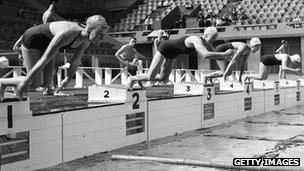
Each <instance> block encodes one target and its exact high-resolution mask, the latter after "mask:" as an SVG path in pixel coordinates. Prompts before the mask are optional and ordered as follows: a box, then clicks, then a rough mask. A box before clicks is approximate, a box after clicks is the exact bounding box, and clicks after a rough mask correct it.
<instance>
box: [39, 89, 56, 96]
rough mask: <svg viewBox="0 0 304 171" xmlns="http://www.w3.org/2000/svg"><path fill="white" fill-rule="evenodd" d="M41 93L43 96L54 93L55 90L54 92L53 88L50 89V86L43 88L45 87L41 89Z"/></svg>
mask: <svg viewBox="0 0 304 171" xmlns="http://www.w3.org/2000/svg"><path fill="white" fill-rule="evenodd" d="M42 94H43V95H45V96H47V95H54V94H55V92H54V90H53V89H51V88H45V89H44V90H43V93H42Z"/></svg>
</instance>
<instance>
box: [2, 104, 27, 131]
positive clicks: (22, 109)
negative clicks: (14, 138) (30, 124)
mask: <svg viewBox="0 0 304 171" xmlns="http://www.w3.org/2000/svg"><path fill="white" fill-rule="evenodd" d="M30 117H32V111H31V110H30V100H29V98H24V99H23V100H21V101H20V100H19V99H3V101H2V102H0V135H4V134H9V133H14V132H15V130H16V127H18V126H19V127H20V125H16V122H17V120H21V119H26V118H30Z"/></svg>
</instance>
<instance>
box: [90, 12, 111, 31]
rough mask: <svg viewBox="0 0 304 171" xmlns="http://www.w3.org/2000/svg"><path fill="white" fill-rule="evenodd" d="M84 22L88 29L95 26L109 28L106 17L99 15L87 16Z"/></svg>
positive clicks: (95, 27) (92, 28)
mask: <svg viewBox="0 0 304 171" xmlns="http://www.w3.org/2000/svg"><path fill="white" fill-rule="evenodd" d="M86 24H87V27H88V30H89V31H91V30H94V29H97V28H110V26H109V25H108V24H107V21H106V19H105V18H104V17H103V16H101V15H93V16H91V17H89V18H88V19H87V22H86Z"/></svg>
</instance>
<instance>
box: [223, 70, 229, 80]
mask: <svg viewBox="0 0 304 171" xmlns="http://www.w3.org/2000/svg"><path fill="white" fill-rule="evenodd" d="M227 77H228V74H227V72H224V74H223V78H224V81H226V80H227Z"/></svg>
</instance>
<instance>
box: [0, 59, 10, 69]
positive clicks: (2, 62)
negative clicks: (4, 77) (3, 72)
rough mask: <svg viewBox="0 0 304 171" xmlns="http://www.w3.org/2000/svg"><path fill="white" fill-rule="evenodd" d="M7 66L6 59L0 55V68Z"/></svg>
mask: <svg viewBox="0 0 304 171" xmlns="http://www.w3.org/2000/svg"><path fill="white" fill-rule="evenodd" d="M8 66H9V63H8V59H7V58H6V57H5V56H1V57H0V68H6V67H8Z"/></svg>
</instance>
